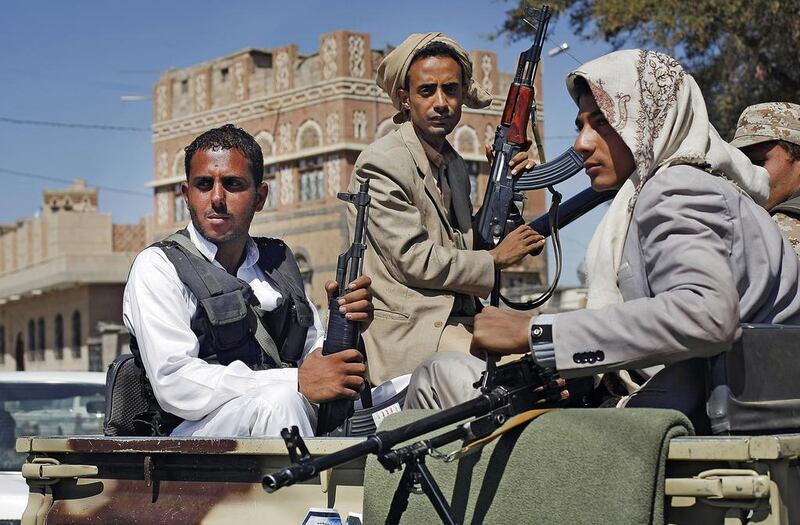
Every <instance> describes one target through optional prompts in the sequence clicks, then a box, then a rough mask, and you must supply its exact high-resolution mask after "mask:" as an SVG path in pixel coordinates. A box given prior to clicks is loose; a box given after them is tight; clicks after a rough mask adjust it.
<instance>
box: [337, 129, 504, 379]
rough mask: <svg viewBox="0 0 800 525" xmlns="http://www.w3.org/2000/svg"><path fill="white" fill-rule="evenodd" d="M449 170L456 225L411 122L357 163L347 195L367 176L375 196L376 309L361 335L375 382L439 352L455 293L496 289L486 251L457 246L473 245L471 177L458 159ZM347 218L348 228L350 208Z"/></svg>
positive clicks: (371, 251)
mask: <svg viewBox="0 0 800 525" xmlns="http://www.w3.org/2000/svg"><path fill="white" fill-rule="evenodd" d="M448 169H449V173H450V175H449V180H450V190H451V199H452V200H453V203H454V204H453V205H454V208H456V215H457V216H458V217H459V219H458V222H459V223H462V224H458V225H451V224H450V221H449V220H448V214H447V211H446V210H445V208H444V206H443V204H442V199H441V195H440V193H439V189H438V187H437V184H436V179H435V177H434V175H433V172H432V170H431V166H430V163H429V162H428V159H427V157H426V155H425V152H424V149H423V147H422V144H421V143H420V139H419V138H418V137H417V134H416V133H415V131H414V127H413V125H412V124H411V123H410V122H406V123H404V124H403V125H402V126H400V129H398V130H396V131H393V132H391V133H389V134H388V135H386V136H385V137H382V138H381V139H379V140H377V141H375V142H374V143H373V144H371V145H370V146H369V147H368V148H367V149H366V150H364V151H363V152H362V153H361V155H360V156H359V157H358V160H357V161H356V166H355V171H354V176H353V177H352V178H351V180H350V191H351V192H354V191H356V190H357V188H358V185H359V184H360V183H361V182H363V181H364V180H365V179H367V178H368V179H369V180H370V187H369V193H370V196H371V197H372V200H371V203H370V210H369V221H368V233H367V251H366V254H365V256H364V271H363V273H364V274H365V275H369V276H370V277H371V278H372V295H373V304H374V306H375V318H374V320H373V321H372V323H371V324H370V326H369V328H368V329H367V330H366V331H365V332H364V344H365V347H366V350H367V360H368V364H369V379H370V381H371V382H372V384H380V383H382V382H383V381H386V380H388V379H391V378H393V377H397V376H400V375H402V374H407V373H410V372H411V371H413V370H414V368H416V367H417V365H419V364H420V363H421V362H422V361H423V360H424V359H426V358H427V357H429V356H430V355H431V354H433V353H434V352H436V349H437V347H438V344H439V339H440V338H441V335H442V330H443V328H444V325H445V323H446V322H447V319H448V317H449V316H450V313H451V311H452V309H453V303H454V294H455V293H462V294H468V295H477V296H480V297H486V296H488V295H489V293H490V292H491V289H492V285H493V284H494V262H493V260H492V256H491V255H490V254H489V252H488V251H472V250H459V249H457V248H456V246H457V243H458V239H457V236H458V235H461V236H462V237H463V239H464V244H465V245H466V246H467V248H471V247H472V230H471V228H472V226H471V211H472V208H471V204H470V199H469V177H468V175H467V169H466V165H465V163H464V161H463V159H461V158H460V157H458V158H457V159H456V160H455V161H451V162H450V163H449V164H448ZM465 210H468V211H466V212H465ZM348 220H349V223H350V227H351V229H352V226H353V223H354V220H355V213H354V211H353V210H352V209H351V210H350V211H349V215H348ZM464 223H466V224H464Z"/></svg>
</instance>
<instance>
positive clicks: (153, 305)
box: [122, 223, 325, 421]
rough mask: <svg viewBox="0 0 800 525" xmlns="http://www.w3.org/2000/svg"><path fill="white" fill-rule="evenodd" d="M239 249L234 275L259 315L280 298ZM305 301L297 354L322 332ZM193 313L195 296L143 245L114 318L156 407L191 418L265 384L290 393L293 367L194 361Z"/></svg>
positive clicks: (201, 246) (209, 250)
mask: <svg viewBox="0 0 800 525" xmlns="http://www.w3.org/2000/svg"><path fill="white" fill-rule="evenodd" d="M187 229H188V231H189V236H190V238H191V240H192V242H193V243H194V245H195V246H196V247H197V249H198V250H200V253H202V254H203V255H204V256H205V257H206V258H208V259H209V260H211V261H213V264H214V265H216V266H218V267H219V268H222V265H220V264H219V262H217V261H216V260H215V259H214V257H215V255H216V253H217V247H216V246H215V245H214V244H212V243H211V242H209V241H207V240H206V239H205V238H203V237H202V236H201V235H200V234H199V233H198V232H197V230H195V228H194V226H193V225H192V224H191V223H190V224H189V226H188V228H187ZM245 250H246V256H245V259H244V262H243V263H242V265H241V266H240V267H239V269H238V270H237V272H236V276H237V277H238V278H239V279H242V280H243V281H245V282H247V283H248V284H249V285H250V286H251V287H252V289H253V292H254V293H255V296H256V297H257V298H258V300H259V302H260V308H261V309H262V310H264V311H268V312H269V311H272V310H275V308H277V307H278V306H280V305H281V304H282V302H283V297H282V296H281V294H280V292H278V291H277V290H276V288H275V287H273V284H272V282H271V281H270V279H269V278H268V277H267V276H266V275H265V274H264V272H263V271H262V270H261V268H259V266H258V265H257V264H256V263H257V261H258V255H259V254H258V247H257V246H256V244H255V242H254V241H253V239H251V238H249V237H248V240H247V245H246V248H245ZM308 302H309V305H310V306H311V311H312V312H313V313H314V326H311V327H309V329H308V335H307V336H306V342H305V346H304V348H303V354H302V356H303V357H305V356H306V355H308V353H309V352H311V351H312V350H314V349H317V348H321V347H322V343H323V340H324V334H325V331H324V329H323V327H322V322H321V321H320V317H319V313H318V312H317V309H316V308H315V307H314V304H313V303H312V302H311V300H310V299H308ZM196 309H197V299H196V298H195V296H194V294H192V292H190V291H189V290H188V288H186V286H185V285H184V284H183V283H182V282H181V280H180V279H179V278H178V273H177V271H176V270H175V267H174V266H173V265H172V263H171V262H170V261H169V259H167V256H166V254H164V252H163V251H162V250H161V249H159V248H155V247H150V248H147V249H145V250H144V251H142V252H141V253H140V254H139V255H138V256H137V257H136V260H135V261H134V262H133V266H132V267H131V272H130V275H129V276H128V283H127V285H126V286H125V295H124V297H123V301H122V319H123V321H124V322H125V326H127V327H128V330H129V331H130V333H131V334H132V335H133V336H134V337H136V341H137V343H138V344H139V349H140V352H141V355H142V361H143V363H144V367H145V371H146V372H147V377H148V378H149V379H150V383H151V384H152V386H153V391H154V393H155V395H156V398H157V400H158V402H159V404H160V405H161V407H162V408H163V409H164V410H166V411H168V412H171V413H173V414H175V415H176V416H179V417H181V418H183V419H187V420H191V421H196V420H199V419H201V418H203V417H205V416H206V415H208V414H209V413H211V412H212V411H214V410H216V409H217V408H219V407H220V406H222V405H223V404H225V403H227V402H228V401H230V400H231V399H235V398H237V397H240V396H243V395H246V394H248V393H251V392H253V391H259V392H263V391H265V390H266V389H268V388H269V386H270V385H274V384H277V383H282V384H284V385H291V386H293V387H294V389H295V390H297V369H296V368H281V369H272V370H259V371H254V370H251V369H250V368H249V367H248V366H247V365H245V364H244V363H243V362H241V361H234V362H232V363H231V364H229V365H219V364H210V363H207V362H205V361H203V360H202V359H200V358H198V357H197V356H198V352H199V348H200V347H199V343H198V341H197V336H196V335H195V334H194V332H192V329H191V326H190V324H191V319H192V316H193V315H194V313H195V310H196Z"/></svg>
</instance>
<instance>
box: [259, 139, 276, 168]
mask: <svg viewBox="0 0 800 525" xmlns="http://www.w3.org/2000/svg"><path fill="white" fill-rule="evenodd" d="M254 138H255V139H256V142H257V143H258V145H259V146H261V154H262V155H263V156H264V163H265V164H267V159H268V158H269V157H271V156H273V155H274V149H275V138H274V137H273V136H272V133H270V132H269V131H259V132H258V133H256V136H255V137H254Z"/></svg>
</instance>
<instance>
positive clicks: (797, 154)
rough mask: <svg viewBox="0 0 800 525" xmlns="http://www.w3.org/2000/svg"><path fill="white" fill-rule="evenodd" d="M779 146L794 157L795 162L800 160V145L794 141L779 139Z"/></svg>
mask: <svg viewBox="0 0 800 525" xmlns="http://www.w3.org/2000/svg"><path fill="white" fill-rule="evenodd" d="M778 146H780V147H781V148H783V151H785V152H786V153H787V154H788V155H789V157H790V158H791V159H792V161H793V162H796V161H798V160H800V145H798V144H795V143H794V142H786V141H785V140H779V141H778Z"/></svg>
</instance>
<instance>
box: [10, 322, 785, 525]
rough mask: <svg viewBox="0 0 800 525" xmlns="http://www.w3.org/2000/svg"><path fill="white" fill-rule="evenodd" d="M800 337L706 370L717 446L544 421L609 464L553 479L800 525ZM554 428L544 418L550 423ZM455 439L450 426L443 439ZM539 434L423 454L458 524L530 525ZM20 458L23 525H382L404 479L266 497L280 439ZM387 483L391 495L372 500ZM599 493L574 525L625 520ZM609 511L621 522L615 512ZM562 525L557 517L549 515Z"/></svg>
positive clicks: (173, 443)
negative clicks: (510, 524) (648, 464)
mask: <svg viewBox="0 0 800 525" xmlns="http://www.w3.org/2000/svg"><path fill="white" fill-rule="evenodd" d="M798 335H800V327H774V326H772V327H763V326H755V325H750V326H746V327H745V329H744V331H743V337H742V340H741V341H739V342H738V343H737V345H736V346H735V347H734V348H733V349H732V350H730V351H729V352H726V353H724V354H721V355H720V356H718V357H717V358H712V359H711V360H710V361H709V363H708V372H709V373H708V376H709V385H708V386H709V401H708V405H707V408H708V410H707V411H708V414H709V416H710V419H711V423H712V428H713V429H714V431H715V432H716V433H717V435H713V436H693V435H682V436H681V435H679V434H680V433H678V434H676V435H677V436H678V437H670V435H669V434H667V435H666V437H667V439H666V440H665V442H664V443H662V442H660V441H659V440H658V439H656V440H653V441H652V442H648V443H646V444H645V445H644V448H643V447H642V444H641V443H639V444H637V447H638V449H636V448H634V449H630V451H629V450H628V449H623V447H626V446H628V445H626V444H625V443H624V441H625V439H624V436H625V435H626V434H630V432H632V431H631V430H629V429H627V428H622V429H621V428H620V422H619V421H621V420H620V419H619V417H618V416H617V414H622V413H634V412H636V410H637V409H624V410H620V409H588V410H585V411H583V412H575V411H573V409H564V410H562V411H560V414H562V416H558V415H557V414H558V413H556V412H553V413H551V414H548V415H547V416H546V417H550V418H551V420H552V421H555V420H556V419H557V418H558V417H562V418H565V419H569V417H568V416H570V414H572V415H574V414H579V415H580V418H579V421H587V422H593V423H592V424H593V425H594V427H592V432H593V434H592V435H591V436H589V440H588V442H589V443H591V442H592V441H597V442H604V443H605V444H604V445H602V446H603V447H605V448H601V449H600V452H599V453H598V452H589V455H588V456H587V450H586V442H587V440H586V438H585V437H584V444H582V445H580V448H578V447H577V446H576V445H573V444H571V443H570V440H568V439H566V440H563V441H564V443H563V449H562V450H560V451H558V452H557V453H556V455H555V456H554V457H556V458H560V460H561V461H562V464H563V465H564V471H563V472H558V473H556V474H555V476H554V477H558V478H562V479H565V476H571V475H573V474H570V473H569V472H568V471H574V472H578V471H582V472H594V473H593V474H592V476H596V477H597V478H598V479H597V480H595V481H599V483H598V484H595V485H594V486H595V488H596V487H598V486H599V487H603V488H602V490H601V492H602V491H606V496H603V497H604V498H605V501H606V503H607V502H608V501H609V500H611V501H613V502H614V505H617V506H618V509H619V511H620V515H622V514H623V510H625V509H627V506H628V505H630V502H629V498H630V495H631V488H633V489H634V490H633V492H635V491H636V489H637V487H642V491H645V490H650V491H652V501H653V505H652V508H651V510H650V514H651V515H650V518H649V519H647V520H643V521H641V522H647V521H649V522H652V523H671V524H684V523H686V524H689V523H693V524H701V523H702V524H707V523H724V524H726V525H729V524H737V523H741V524H744V523H752V524H755V523H759V524H788V523H800V463H799V462H798V461H799V460H798V458H799V457H800V430H798V429H800V425H798V421H799V420H800V399H799V398H800V396H797V395H795V394H796V393H797V391H798V386H797V384H798V383H797V365H796V364H795V363H796V359H793V354H794V348H795V341H797V340H798V339H797V337H798ZM745 349H747V350H746V351H745ZM576 410H581V409H576ZM639 410H647V409H639ZM408 412H409V411H405V412H403V413H400V414H395V415H393V416H390V417H389V418H387V419H386V420H385V423H384V424H385V425H386V424H388V425H390V426H391V424H392V421H393V418H395V419H396V418H399V419H400V420H403V418H405V421H408V420H409V417H411V419H414V417H415V416H409V415H408ZM651 412H652V411H651ZM655 412H667V411H655ZM675 414H677V413H675ZM598 415H599V416H598ZM573 419H575V418H574V417H573ZM400 422H403V421H400ZM544 423H545V421H544V419H542V423H541V424H544ZM536 424H539V423H536ZM587 424H588V423H587ZM451 427H452V426H450V427H443V428H442V431H445V430H447V429H448V428H451ZM534 427H535V424H531V425H530V426H529V427H528V428H527V429H525V430H524V432H523V433H522V434H521V435H522V437H519V441H517V442H516V444H514V443H512V447H511V448H509V449H508V450H509V452H506V453H498V450H499V447H501V446H502V445H498V444H497V443H498V442H495V443H492V444H490V445H486V447H485V449H484V450H483V451H481V452H480V453H479V454H478V456H479V457H478V458H477V459H476V458H472V459H470V456H468V455H467V456H464V457H461V458H460V460H459V461H457V462H453V463H450V464H445V463H443V462H439V461H437V460H438V459H441V458H443V457H445V456H446V455H447V452H448V450H434V449H432V450H429V451H426V455H427V457H428V465H429V466H430V467H431V468H430V470H431V471H432V472H433V473H434V475H435V476H436V478H437V479H438V481H439V483H440V486H441V487H442V489H443V491H444V493H446V494H449V495H450V496H449V497H446V498H445V499H448V500H449V501H450V504H451V506H452V508H454V509H456V511H457V512H458V513H459V517H460V518H461V521H469V519H470V517H471V519H472V522H473V523H497V522H501V523H502V522H505V518H503V519H502V520H500V519H499V518H495V519H494V521H493V519H492V516H500V515H504V516H517V519H516V520H515V521H517V522H523V523H524V522H528V521H527V520H526V515H528V514H527V511H526V510H525V505H524V504H522V503H520V504H519V505H508V504H507V502H508V497H512V498H513V501H519V502H526V501H528V500H530V499H531V497H530V496H531V494H530V491H531V490H532V489H531V487H535V486H541V484H542V482H543V481H544V482H545V483H547V482H548V480H542V479H541V476H542V472H543V471H539V472H537V471H533V469H531V468H528V467H520V469H519V470H521V471H517V472H514V471H513V470H514V463H513V461H511V462H508V461H509V460H508V456H525V457H529V456H530V457H533V456H537V455H541V454H542V453H543V452H542V450H541V449H531V447H528V448H526V444H525V442H524V436H526V435H528V434H531V429H533V428H534ZM619 436H623V438H620V437H619ZM578 437H579V436H577V435H576V440H577V438H578ZM515 439H517V438H515ZM363 440H364V438H313V439H307V440H306V441H305V442H306V445H307V447H308V453H309V454H310V456H312V457H314V458H319V457H322V456H324V455H327V454H331V453H334V452H338V451H341V450H343V449H345V448H347V447H350V446H352V445H354V444H357V443H361V442H363ZM413 441H416V440H413ZM498 441H500V440H498ZM577 442H578V441H576V443H577ZM608 443H611V445H609V444H608ZM495 446H496V448H492V447H495ZM514 447H516V448H514ZM659 448H662V449H663V450H657V449H659ZM16 449H17V451H18V452H21V453H27V454H28V460H27V462H26V463H25V465H24V466H23V467H22V474H23V476H24V478H25V479H26V480H27V483H28V485H29V487H30V496H29V500H28V505H27V508H26V510H25V513H24V515H23V518H22V523H23V524H25V525H33V524H44V523H47V524H51V525H52V524H59V523H167V524H168V523H204V524H205V523H209V524H210V523H241V522H246V521H247V520H251V521H254V522H255V521H258V522H268V523H289V524H295V523H296V524H300V523H303V522H304V521H303V520H304V519H305V518H306V516H307V515H308V514H309V509H311V508H335V509H337V510H338V511H339V513H340V514H341V515H342V516H347V515H348V514H353V515H358V514H361V513H362V512H365V514H364V518H365V523H372V522H374V521H383V519H384V518H383V516H384V515H382V514H380V512H378V513H377V514H376V513H375V512H374V511H375V509H376V508H377V509H379V510H380V509H381V508H385V507H386V505H388V501H390V500H391V499H392V493H391V492H392V488H393V487H394V486H395V485H396V484H397V483H398V482H399V481H400V475H399V473H395V474H394V475H392V476H393V477H384V478H383V479H379V477H376V476H375V474H374V473H375V472H376V471H381V470H382V468H381V467H380V465H378V464H377V462H376V461H375V460H374V457H373V458H372V459H369V460H368V459H366V458H364V457H363V456H362V457H358V458H355V459H353V460H351V461H348V462H345V463H343V464H341V465H338V466H337V467H336V468H333V469H329V470H325V471H324V472H322V473H321V475H318V476H314V477H313V478H312V479H310V480H308V481H306V482H303V483H298V484H295V485H292V486H289V487H287V488H284V489H281V490H279V491H277V492H274V493H268V492H267V491H265V490H264V487H263V485H262V481H263V480H264V477H265V476H266V475H268V474H270V473H274V472H276V471H278V470H280V469H281V468H283V467H286V466H287V465H289V464H290V463H292V459H296V458H290V457H289V454H288V453H287V448H286V445H285V443H284V442H283V441H282V440H281V439H253V438H248V439H242V438H240V439H213V438H190V439H187V438H156V437H110V436H100V437H98V436H84V437H81V436H78V437H24V438H19V439H18V440H17V443H16ZM518 449H519V450H518ZM617 449H619V450H617ZM648 449H654V450H652V452H654V453H655V454H656V455H658V454H660V455H661V456H660V457H661V458H662V460H661V462H660V465H659V464H656V466H655V467H654V468H653V469H652V470H651V471H649V472H644V474H642V475H641V477H639V478H637V479H621V478H624V477H625V476H626V475H625V474H624V472H628V471H629V470H626V469H622V468H619V469H618V468H615V467H614V466H613V463H612V467H611V468H607V467H602V468H601V469H600V470H598V469H595V470H594V471H593V470H592V467H593V466H594V467H596V466H597V465H592V463H594V462H597V463H598V465H600V464H601V462H602V461H608V458H609V457H613V456H614V454H617V456H618V457H621V458H622V459H623V460H622V461H621V462H618V463H617V464H625V463H629V462H634V460H637V459H638V458H637V457H636V456H637V455H641V452H642V450H644V451H645V452H648V453H649V452H650V450H648ZM636 450H638V451H639V452H636ZM503 454H505V456H504V455H503ZM498 456H499V457H500V459H501V460H502V461H501V463H502V465H506V464H507V465H508V466H507V467H506V468H505V472H504V473H502V476H501V477H508V478H509V479H513V483H511V486H508V484H506V485H499V486H500V489H497V488H495V492H494V493H493V495H492V496H490V497H487V496H486V488H485V485H486V483H485V482H484V483H483V485H481V482H480V479H478V478H480V477H481V476H488V475H489V474H490V473H491V472H490V471H491V470H492V469H495V470H496V468H495V467H494V466H492V463H491V461H493V460H495V459H497V457H498ZM606 456H607V457H606ZM573 457H574V458H575V460H574V461H573V460H572V458H573ZM578 458H580V459H578ZM512 459H513V458H512ZM628 460H630V461H628ZM469 461H472V464H473V465H474V464H478V463H481V462H483V463H484V464H485V465H484V467H482V468H483V471H481V473H477V474H476V472H478V471H477V470H474V469H473V470H469V471H468V472H469V474H468V475H466V476H465V474H464V472H465V471H464V470H463V469H462V467H463V466H464V464H465V462H469ZM615 461H616V460H615ZM664 464H665V468H664ZM370 465H371V466H370ZM625 466H626V467H627V465H625ZM448 469H449V470H448ZM365 472H367V476H366V489H367V490H366V491H365ZM494 474H497V472H496V471H495V472H494ZM548 475H552V474H548ZM386 476H389V475H388V474H386ZM471 477H474V478H476V479H474V480H472V479H470V478H471ZM578 477H579V475H576V479H577V478H578ZM387 479H388V482H387ZM553 481H557V480H553ZM590 481H592V480H590ZM498 483H499V482H498ZM378 484H380V487H381V488H378V489H376V488H375V487H376V486H378ZM537 484H538V485H537ZM626 485H627V488H624V487H625V486H626ZM646 487H649V488H646ZM645 488H646V489H645ZM592 490H594V489H592ZM617 490H618V492H619V493H618V494H617V492H616V491H617ZM376 491H377V492H376ZM626 491H627V492H626ZM502 492H505V494H501V493H502ZM589 492H591V491H588V492H586V494H585V500H586V503H585V505H584V507H585V508H581V506H582V504H583V503H584V502H583V500H582V498H583V496H580V497H577V498H575V501H574V503H575V504H576V505H577V506H578V508H579V509H581V510H580V512H582V513H583V514H582V517H581V518H580V519H578V520H574V521H578V522H582V523H606V522H609V521H613V522H616V523H620V522H625V520H623V519H620V520H613V519H612V520H608V519H606V518H602V519H600V518H598V517H597V516H598V515H599V514H597V513H598V512H600V511H599V510H598V509H596V508H593V507H592V505H593V503H589V502H590V501H591V499H592V497H596V495H594V496H593V495H592V494H591V493H589ZM365 493H366V497H365ZM487 498H488V499H487ZM481 506H483V507H481ZM428 507H430V505H429V502H428V499H427V498H426V497H425V496H418V495H416V494H412V495H411V503H410V505H409V511H410V512H409V518H408V519H404V520H403V521H402V522H403V523H420V522H427V523H436V522H438V521H439V519H438V518H437V515H436V513H435V512H433V510H432V509H430V510H429V513H428V514H424V516H425V518H420V516H421V514H420V509H421V508H428ZM610 508H611V512H614V507H613V506H612V507H610ZM415 509H416V510H415ZM481 509H482V510H481ZM411 511H414V512H411ZM498 512H500V514H498ZM502 512H506V514H502ZM509 512H510V513H511V514H508V513H509ZM493 513H494V514H493ZM479 514H480V516H479ZM476 516H478V517H476ZM370 520H372V521H370ZM409 520H414V521H409ZM552 521H558V518H557V517H553V519H552ZM628 522H630V520H629V521H628ZM325 523H328V522H325ZM330 523H335V521H331V522H330Z"/></svg>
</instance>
